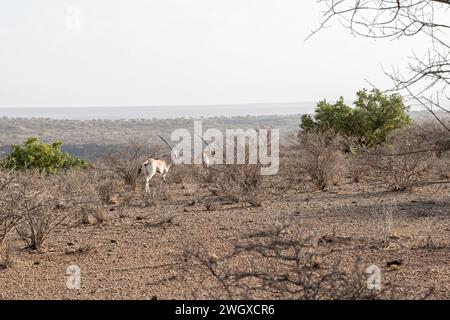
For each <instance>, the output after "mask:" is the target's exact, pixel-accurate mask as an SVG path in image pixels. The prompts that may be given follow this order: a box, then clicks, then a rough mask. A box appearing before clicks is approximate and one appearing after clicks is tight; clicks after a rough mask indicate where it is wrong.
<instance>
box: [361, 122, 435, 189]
mask: <svg viewBox="0 0 450 320" xmlns="http://www.w3.org/2000/svg"><path fill="white" fill-rule="evenodd" d="M427 145H428V142H427V140H425V139H424V137H423V136H422V135H421V134H420V130H419V129H418V128H417V127H411V128H407V129H405V130H401V131H397V132H395V133H393V134H392V135H390V136H389V137H388V139H387V142H386V145H383V146H379V147H377V148H375V149H374V150H370V151H365V152H363V154H362V159H363V160H362V161H363V162H364V164H365V167H366V168H367V172H368V174H367V176H366V178H367V180H368V181H369V182H370V183H371V184H373V185H375V186H379V187H382V188H386V189H389V190H392V191H404V190H411V189H412V188H413V187H415V186H420V185H422V184H424V183H426V182H427V181H429V179H430V172H429V170H430V168H431V167H432V166H433V163H432V160H433V159H434V157H433V154H432V153H430V152H417V150H423V149H425V148H426V147H427Z"/></svg>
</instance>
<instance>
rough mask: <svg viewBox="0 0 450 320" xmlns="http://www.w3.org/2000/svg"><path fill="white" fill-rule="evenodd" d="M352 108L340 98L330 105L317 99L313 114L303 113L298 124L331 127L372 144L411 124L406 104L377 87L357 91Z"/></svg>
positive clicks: (361, 142)
mask: <svg viewBox="0 0 450 320" xmlns="http://www.w3.org/2000/svg"><path fill="white" fill-rule="evenodd" d="M356 95H357V99H356V101H355V102H354V107H353V108H351V107H349V106H348V105H346V104H345V102H344V98H343V97H341V98H339V100H338V101H336V103H334V104H331V103H328V102H327V101H326V100H323V101H320V102H319V103H318V104H317V107H316V109H315V111H314V115H313V116H311V115H303V116H302V118H301V124H300V127H301V128H302V129H303V130H305V131H307V130H320V131H326V130H333V131H335V132H337V133H340V134H341V135H343V136H345V137H349V138H355V139H356V140H357V141H358V143H359V144H360V145H364V146H367V147H373V146H375V145H378V144H380V143H383V142H384V141H385V140H386V137H387V136H388V134H389V133H390V132H392V131H393V130H395V129H400V128H402V127H404V126H406V125H408V124H410V123H411V118H410V117H409V116H408V113H407V112H408V110H409V109H408V107H407V106H405V104H404V103H403V98H402V97H401V96H400V95H398V94H391V95H385V94H383V93H382V92H381V91H380V90H378V89H373V90H371V91H370V92H369V91H367V90H366V89H363V90H361V91H358V92H357V93H356Z"/></svg>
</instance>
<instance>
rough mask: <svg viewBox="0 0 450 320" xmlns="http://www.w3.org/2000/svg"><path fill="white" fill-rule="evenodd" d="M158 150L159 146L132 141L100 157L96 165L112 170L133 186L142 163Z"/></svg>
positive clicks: (153, 155) (156, 153) (155, 154)
mask: <svg viewBox="0 0 450 320" xmlns="http://www.w3.org/2000/svg"><path fill="white" fill-rule="evenodd" d="M159 152H160V147H159V146H157V145H148V143H144V142H134V141H132V142H130V143H128V144H127V145H126V146H122V147H118V148H117V149H116V150H115V151H113V152H110V153H109V154H107V155H104V156H103V157H101V159H100V163H99V166H98V167H99V169H102V170H109V171H112V172H114V173H115V174H116V175H117V176H118V177H120V178H121V179H122V180H123V182H124V183H125V184H126V185H128V186H130V187H132V188H135V187H136V182H137V179H138V177H139V168H140V167H141V165H142V163H143V162H144V161H145V160H146V159H147V158H149V157H155V156H157V155H158V153H159Z"/></svg>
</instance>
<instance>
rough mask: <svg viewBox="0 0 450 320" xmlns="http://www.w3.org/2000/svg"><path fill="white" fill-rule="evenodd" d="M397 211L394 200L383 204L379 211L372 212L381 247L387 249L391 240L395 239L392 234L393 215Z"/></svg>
mask: <svg viewBox="0 0 450 320" xmlns="http://www.w3.org/2000/svg"><path fill="white" fill-rule="evenodd" d="M397 211H398V208H397V203H396V202H395V200H393V201H392V202H388V203H383V204H382V205H381V208H380V210H376V211H374V212H373V215H374V218H375V219H374V221H375V223H376V227H375V228H376V229H377V234H378V236H379V240H380V241H381V243H382V244H383V246H385V247H388V246H389V245H390V243H391V240H392V239H394V238H395V235H394V233H393V225H394V215H395V213H396V212H397Z"/></svg>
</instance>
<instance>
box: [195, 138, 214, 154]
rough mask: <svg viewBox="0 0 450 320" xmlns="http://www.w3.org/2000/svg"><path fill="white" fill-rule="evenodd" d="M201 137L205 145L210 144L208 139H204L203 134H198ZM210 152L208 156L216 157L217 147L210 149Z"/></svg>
mask: <svg viewBox="0 0 450 320" xmlns="http://www.w3.org/2000/svg"><path fill="white" fill-rule="evenodd" d="M198 136H199V138H200V139H202V141H203V143H204V144H205V145H208V141H206V140H205V139H203V137H202V136H200V135H198ZM208 151H209V154H207V155H208V156H211V157H214V156H215V155H216V150H215V149H209V150H208Z"/></svg>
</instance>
